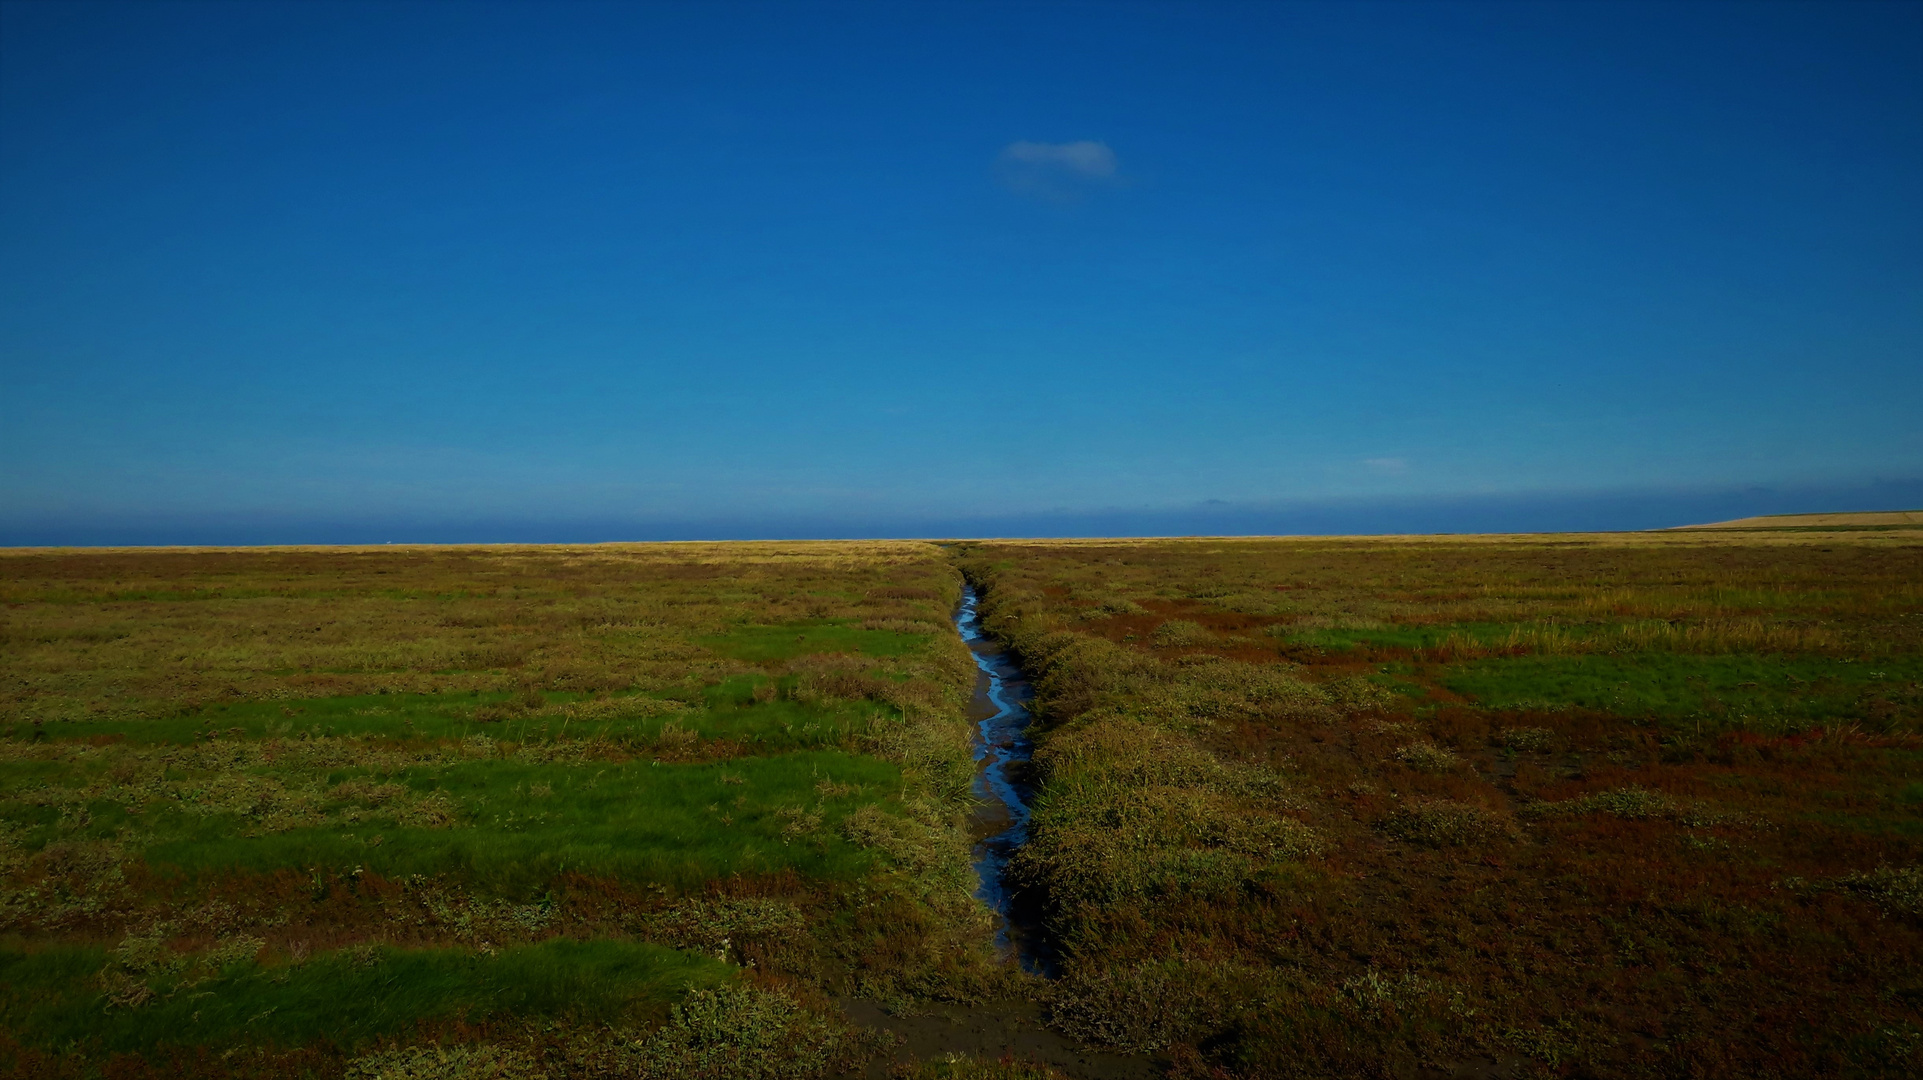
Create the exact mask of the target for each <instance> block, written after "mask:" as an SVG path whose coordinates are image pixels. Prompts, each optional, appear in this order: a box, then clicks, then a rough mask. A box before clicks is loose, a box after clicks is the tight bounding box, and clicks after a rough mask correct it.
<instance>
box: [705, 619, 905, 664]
mask: <svg viewBox="0 0 1923 1080" xmlns="http://www.w3.org/2000/svg"><path fill="white" fill-rule="evenodd" d="M932 636H933V635H930V634H907V633H898V632H896V631H893V630H863V629H862V628H860V627H858V626H851V625H849V624H848V621H847V620H844V619H827V620H820V621H811V622H805V623H787V624H783V625H779V626H742V627H737V628H735V629H733V630H730V631H728V632H727V633H725V634H717V635H714V636H710V637H701V638H696V639H694V640H695V642H696V643H697V644H700V645H705V646H707V647H708V648H709V649H712V650H714V651H715V652H717V653H719V654H721V655H722V656H726V657H730V658H732V659H735V660H746V661H748V662H750V663H756V664H759V663H767V662H770V661H775V660H792V659H793V658H795V657H797V656H812V655H815V654H817V653H857V654H859V655H862V656H877V657H886V656H907V655H910V654H913V653H918V652H920V651H922V650H923V649H925V648H927V647H928V642H929V639H930V638H931V637H932Z"/></svg>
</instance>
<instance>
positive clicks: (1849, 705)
mask: <svg viewBox="0 0 1923 1080" xmlns="http://www.w3.org/2000/svg"><path fill="white" fill-rule="evenodd" d="M1919 680H1923V660H1919V659H1916V658H1910V657H1889V658H1880V659H1877V660H1875V661H1863V660H1848V659H1836V658H1828V657H1778V656H1758V655H1753V654H1747V655H1746V654H1735V655H1721V656H1701V655H1688V654H1677V653H1663V652H1647V653H1636V654H1630V655H1618V656H1611V655H1595V654H1591V655H1575V656H1542V655H1537V656H1519V657H1510V658H1504V659H1494V660H1477V661H1470V662H1466V663H1461V664H1454V665H1451V666H1450V667H1449V668H1447V669H1446V670H1445V671H1444V672H1443V673H1442V675H1441V676H1440V678H1439V681H1440V682H1441V683H1442V684H1443V685H1444V686H1446V687H1448V688H1449V689H1450V690H1453V691H1455V692H1456V693H1459V694H1463V695H1465V696H1468V697H1471V698H1474V699H1475V700H1476V701H1478V702H1480V703H1481V704H1483V705H1486V706H1490V707H1493V708H1536V707H1556V706H1575V707H1579V708H1584V709H1595V710H1598V711H1601V712H1609V713H1615V714H1617V715H1621V716H1638V717H1641V716H1654V717H1658V718H1662V719H1686V718H1696V717H1713V718H1718V719H1722V720H1726V721H1729V722H1732V723H1738V724H1741V725H1743V726H1753V727H1757V728H1759V729H1764V730H1767V729H1770V728H1772V727H1784V726H1796V725H1801V724H1808V723H1817V722H1828V721H1836V720H1845V721H1855V722H1863V723H1870V724H1875V725H1877V726H1879V727H1882V726H1901V725H1908V724H1914V722H1915V721H1916V720H1917V710H1918V706H1919V704H1923V700H1920V699H1919V695H1918V691H1917V683H1918V682H1919Z"/></svg>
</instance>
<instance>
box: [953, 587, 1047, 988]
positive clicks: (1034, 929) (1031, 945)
mask: <svg viewBox="0 0 1923 1080" xmlns="http://www.w3.org/2000/svg"><path fill="white" fill-rule="evenodd" d="M979 600H980V594H979V593H978V592H977V591H976V590H975V587H974V586H972V585H968V586H964V587H963V589H962V602H961V608H960V610H958V611H957V612H956V613H955V628H956V629H957V630H959V631H960V632H961V637H962V640H963V641H964V642H966V643H967V644H968V649H969V651H970V652H972V653H974V655H975V667H976V668H977V669H979V672H978V674H977V676H976V679H975V696H974V700H973V702H972V703H971V704H970V706H969V719H970V720H971V721H972V722H973V723H974V724H975V763H976V770H975V794H976V796H977V797H979V799H980V800H981V801H980V804H979V808H978V809H977V810H976V812H975V820H974V834H975V852H974V855H975V873H976V875H977V876H978V878H979V879H980V885H979V886H978V887H977V888H976V890H975V895H976V896H978V897H980V898H981V901H982V902H983V903H985V904H987V905H988V906H989V908H990V909H991V910H992V911H994V912H995V915H996V917H997V919H998V920H999V926H998V928H997V930H996V932H995V943H996V945H997V946H999V947H1000V948H1001V949H1002V951H1003V952H1004V953H1005V954H1007V955H1011V956H1013V957H1014V958H1015V959H1017V960H1018V961H1019V962H1020V963H1021V965H1022V968H1023V969H1024V970H1026V971H1030V972H1033V973H1035V974H1038V975H1053V974H1054V963H1053V960H1052V957H1051V956H1050V954H1049V951H1048V947H1047V942H1046V940H1045V939H1044V938H1043V936H1042V933H1041V925H1040V919H1039V917H1038V913H1037V912H1036V911H1035V910H1034V908H1033V905H1032V904H1029V903H1024V902H1023V897H1022V896H1021V895H1020V893H1019V892H1017V891H1016V890H1015V889H1013V888H1012V887H1011V884H1010V882H1009V880H1008V864H1009V861H1010V860H1012V859H1013V858H1014V857H1015V852H1016V850H1017V849H1019V848H1020V847H1021V846H1022V845H1023V844H1024V843H1027V842H1028V819H1029V804H1030V801H1031V800H1032V799H1033V797H1034V794H1035V793H1034V789H1033V788H1032V787H1030V786H1029V783H1028V777H1027V772H1028V759H1029V755H1030V753H1031V748H1030V746H1029V742H1028V722H1029V711H1028V702H1029V699H1030V698H1031V697H1032V696H1033V691H1032V689H1031V688H1030V686H1029V684H1028V679H1027V678H1026V677H1025V676H1024V675H1023V674H1022V669H1021V668H1020V666H1018V665H1017V664H1016V663H1015V658H1014V657H1013V656H1011V655H1009V653H1008V650H1006V649H1004V648H1002V647H1001V645H1000V644H998V643H997V642H995V641H994V640H993V639H992V638H990V637H988V635H986V634H985V633H983V632H982V626H981V616H980V614H979V613H978V612H977V610H976V604H977V602H978V601H979Z"/></svg>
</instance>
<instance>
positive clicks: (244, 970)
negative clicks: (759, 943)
mask: <svg viewBox="0 0 1923 1080" xmlns="http://www.w3.org/2000/svg"><path fill="white" fill-rule="evenodd" d="M107 960H108V953H107V952H106V951H105V950H103V949H99V948H74V947H61V948H53V949H46V950H36V951H33V952H23V951H19V950H7V951H0V1026H4V1027H5V1029H6V1030H8V1031H10V1032H13V1033H14V1034H15V1035H16V1036H18V1037H21V1038H23V1039H24V1040H26V1041H28V1042H32V1043H38V1044H41V1045H49V1046H73V1045H78V1046H81V1047H85V1048H87V1049H89V1050H97V1051H106V1052H129V1051H139V1050H144V1049H148V1048H152V1047H155V1046H162V1045H169V1044H171V1045H183V1046H203V1045H204V1046H231V1045H235V1044H253V1045H267V1046H280V1047H293V1046H302V1045H307V1044H312V1043H325V1044H332V1045H335V1046H339V1047H341V1048H343V1049H348V1050H352V1049H353V1048H355V1047H356V1046H359V1045H360V1044H362V1043H365V1042H366V1041H368V1040H370V1039H373V1038H377V1037H379V1036H383V1035H392V1034H398V1033H402V1032H406V1031H408V1030H410V1029H412V1028H413V1027H414V1025H415V1024H416V1023H417V1022H419V1021H423V1020H428V1021H432V1020H455V1019H465V1020H468V1021H478V1020H483V1019H486V1018H488V1017H493V1016H511V1017H516V1018H521V1019H539V1018H548V1017H566V1018H568V1019H572V1020H577V1021H583V1022H589V1023H607V1022H615V1021H619V1020H623V1019H631V1018H637V1017H639V1016H642V1015H646V1014H649V1013H658V1012H660V1011H661V1010H663V1009H664V1008H665V1006H666V1005H667V1004H668V1003H669V1002H672V1001H674V1000H676V999H678V998H679V997H681V996H682V995H683V994H685V993H686V992H687V991H688V990H689V989H692V988H695V987H709V986H715V985H719V984H721V983H723V982H726V981H728V980H729V979H730V978H732V977H733V974H734V971H735V969H734V968H733V967H732V966H731V965H728V964H724V963H722V962H720V961H718V960H715V959H712V958H710V957H707V956H702V955H700V954H698V953H690V952H684V951H680V950H675V949H667V948H663V947H661V946H657V945H645V944H636V943H630V942H619V941H605V940H602V941H571V940H556V941H548V942H543V943H541V944H538V945H525V946H519V947H515V948H509V949H502V950H500V951H499V952H497V953H495V954H494V955H492V956H489V955H484V954H482V953H479V952H475V951H473V950H468V949H421V950H402V949H388V948H376V949H349V950H343V951H340V952H334V953H327V954H322V955H319V956H317V957H315V958H314V959H312V960H310V961H309V962H307V963H306V964H303V965H301V966H299V967H271V968H270V967H261V966H259V965H257V964H255V963H254V962H253V961H251V960H248V961H243V962H240V963H237V964H233V965H230V966H229V967H228V968H227V969H226V970H224V971H223V972H222V973H221V974H220V975H219V977H217V978H213V979H209V980H207V981H205V982H201V983H197V984H194V985H188V986H176V987H156V988H155V989H156V990H158V991H159V996H157V997H155V998H154V999H151V1000H149V1001H148V1002H146V1003H145V1004H142V1005H139V1006H136V1007H132V1008H128V1007H110V1006H109V1005H108V1003H107V1000H106V997H105V996H104V994H103V993H102V991H101V988H100V982H99V979H98V978H97V975H98V973H99V972H100V970H101V969H102V967H103V966H104V965H105V964H106V963H107Z"/></svg>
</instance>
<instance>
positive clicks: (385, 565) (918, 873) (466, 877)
mask: <svg viewBox="0 0 1923 1080" xmlns="http://www.w3.org/2000/svg"><path fill="white" fill-rule="evenodd" d="M0 573H3V574H4V575H5V576H4V578H3V579H0V593H4V595H5V597H6V601H7V603H8V604H9V606H8V608H7V609H6V623H5V624H4V627H3V628H0V630H3V631H4V634H5V646H4V653H0V655H4V665H5V666H4V674H5V676H6V678H5V679H4V680H0V933H4V934H5V935H6V937H5V938H4V939H3V940H0V946H3V947H4V948H5V949H6V950H8V951H7V952H6V953H5V957H6V959H5V961H4V962H5V964H6V965H7V969H6V970H7V975H6V976H4V977H3V978H0V982H4V983H5V984H6V985H7V987H8V990H7V992H6V994H5V995H0V1027H4V1029H5V1032H6V1033H7V1035H8V1036H9V1037H10V1038H11V1039H12V1040H13V1041H12V1042H9V1043H8V1044H7V1045H8V1046H10V1047H13V1048H14V1051H9V1052H15V1051H17V1054H18V1055H26V1056H17V1060H19V1061H27V1060H32V1061H34V1062H37V1064H36V1065H35V1066H34V1068H36V1069H40V1070H42V1071H45V1070H55V1071H58V1070H68V1071H71V1072H74V1073H75V1074H76V1075H79V1074H83V1073H85V1072H87V1071H88V1070H90V1069H96V1068H98V1067H99V1066H100V1065H101V1063H102V1062H104V1061H105V1060H106V1059H107V1056H108V1055H114V1054H120V1055H123V1056H122V1057H121V1058H120V1059H119V1060H121V1061H122V1062H123V1063H138V1062H141V1061H146V1062H150V1063H153V1064H155V1066H156V1067H159V1063H162V1062H169V1061H176V1060H181V1058H180V1055H187V1056H188V1057H190V1058H193V1059H194V1060H196V1061H201V1062H202V1063H203V1064H202V1065H198V1066H195V1067H196V1068H199V1069H200V1070H201V1072H202V1073H205V1074H207V1075H218V1074H220V1070H221V1066H220V1065H219V1064H218V1063H219V1062H225V1061H229V1060H231V1061H232V1062H233V1064H232V1066H231V1070H232V1074H233V1075H249V1074H250V1070H252V1069H256V1068H260V1067H262V1066H260V1065H259V1064H258V1063H259V1062H260V1061H264V1060H266V1059H265V1058H262V1057H261V1056H260V1055H262V1054H270V1053H287V1054H296V1055H298V1054H307V1053H310V1052H311V1053H314V1054H319V1055H320V1056H319V1057H315V1058H311V1061H314V1062H333V1063H334V1064H332V1065H328V1066H325V1067H322V1066H319V1065H316V1066H314V1067H315V1068H319V1069H320V1071H321V1072H322V1073H323V1074H326V1073H329V1072H330V1070H331V1072H332V1073H338V1072H339V1071H340V1068H342V1067H344V1065H343V1062H344V1061H345V1059H344V1058H342V1057H341V1055H343V1054H349V1053H354V1052H359V1051H358V1050H357V1049H356V1048H361V1047H372V1049H369V1050H368V1051H367V1053H369V1054H372V1055H373V1056H371V1057H365V1058H364V1060H361V1061H359V1062H356V1063H355V1064H354V1065H353V1068H354V1069H355V1070H358V1073H359V1074H360V1075H370V1076H371V1075H394V1076H403V1075H419V1076H428V1075H447V1076H453V1075H461V1074H463V1073H464V1072H465V1073H474V1072H476V1071H477V1070H478V1071H479V1072H480V1073H484V1074H485V1073H489V1072H491V1073H494V1074H499V1075H503V1076H508V1075H514V1076H520V1075H528V1076H532V1075H538V1074H541V1073H542V1072H543V1071H544V1070H552V1069H555V1068H558V1069H559V1070H560V1075H581V1076H586V1075H603V1074H608V1075H613V1074H620V1075H645V1076H717V1077H719V1076H768V1077H784V1078H785V1077H791V1076H792V1077H803V1076H818V1075H821V1074H823V1073H824V1072H826V1071H830V1070H832V1069H839V1068H841V1067H842V1066H843V1065H846V1064H847V1063H848V1062H850V1061H852V1060H854V1059H853V1058H852V1057H850V1055H856V1054H858V1052H859V1051H860V1050H861V1048H862V1047H863V1046H864V1045H865V1044H864V1043H862V1041H861V1040H860V1039H855V1038H852V1036H850V1035H849V1034H848V1033H847V1032H846V1030H845V1029H844V1028H842V1027H841V1026H839V1021H836V1020H834V1019H833V1015H834V1010H833V1008H832V1006H831V1005H829V1004H828V1002H829V997H828V995H829V994H831V993H844V994H846V993H865V994H870V995H874V996H879V997H883V998H885V999H887V1000H890V1001H891V1002H894V1003H895V1004H897V1005H899V1006H900V1007H911V1006H912V1005H913V1002H914V1001H916V1000H923V999H925V998H926V997H930V996H933V997H943V996H946V997H950V998H952V997H956V996H968V995H978V994H980V993H981V992H983V988H984V987H987V986H991V985H999V984H998V983H997V980H1003V979H1004V978H1005V977H1004V976H1003V975H1002V974H1000V969H999V968H997V967H996V964H995V960H994V955H993V951H992V947H991V941H992V937H991V933H990V926H989V924H988V921H987V919H986V917H985V915H983V914H982V913H981V911H980V907H979V905H978V904H975V903H974V901H973V900H972V898H971V896H970V892H971V891H972V877H971V875H970V874H969V871H968V862H967V859H968V853H967V842H966V835H965V831H964V829H963V823H962V814H963V812H964V811H965V809H966V808H967V806H968V798H969V797H968V794H967V787H968V777H969V776H970V775H971V774H972V765H971V762H970V760H969V756H968V736H969V729H968V726H967V724H966V722H965V721H964V720H963V719H962V716H961V706H962V704H963V703H964V702H965V701H966V700H967V694H968V691H969V687H970V686H971V685H972V682H973V675H974V671H973V664H972V661H971V660H970V659H969V657H968V655H967V652H966V649H965V648H964V647H963V646H962V645H961V643H960V642H959V641H958V640H957V639H956V638H955V637H954V635H953V634H952V633H938V632H936V631H941V630H945V629H946V628H945V623H946V619H947V615H948V612H949V610H950V609H951V607H952V605H953V604H954V602H955V598H956V595H957V591H958V590H957V582H956V578H955V575H954V572H953V570H952V569H951V568H950V567H949V566H948V564H947V563H946V561H945V560H944V559H943V558H942V556H941V554H940V552H939V551H938V550H937V549H935V548H933V547H931V546H928V545H903V544H862V545H840V544H814V545H767V544H746V545H665V546H660V545H656V546H645V547H600V548H574V549H570V548H494V549H414V550H401V549H388V550H379V551H352V550H328V549H313V550H292V549H289V550H272V549H267V550H260V551H246V552H223V551H208V552H190V551H171V552H109V551H99V552H11V553H5V554H3V555H0ZM851 819H853V820H855V821H858V822H861V823H866V824H867V825H868V826H869V828H867V829H866V830H864V829H862V828H859V827H845V823H847V822H848V821H849V820H851ZM878 822H891V823H906V824H903V825H901V826H900V827H896V828H894V829H893V831H891V832H888V836H889V837H890V838H891V842H890V843H878V842H876V839H877V837H878V836H879V835H881V834H880V833H879V832H878V831H877V828H876V823H878ZM744 974H746V975H747V976H748V977H749V978H750V981H751V982H752V981H753V980H764V981H767V982H768V983H769V984H770V985H769V986H767V987H763V986H759V985H744V984H742V983H741V981H740V980H741V979H742V977H743V975H744ZM537 1021H538V1023H537V1024H536V1026H535V1027H529V1028H527V1029H526V1030H525V1031H521V1030H520V1029H519V1028H516V1027H515V1025H516V1024H524V1023H532V1022H537ZM539 1025H548V1026H546V1027H541V1026H539ZM517 1031H518V1032H519V1034H516V1032H517ZM435 1032H442V1033H450V1034H448V1035H447V1037H448V1038H449V1039H450V1040H451V1041H450V1042H448V1043H445V1044H443V1045H439V1046H436V1045H433V1044H432V1043H431V1042H430V1043H423V1042H421V1041H420V1040H421V1039H423V1038H428V1039H432V1038H436V1037H438V1036H435V1035H434V1034H433V1033H435ZM463 1032H465V1034H463ZM488 1032H492V1033H494V1034H492V1035H490V1034H487V1033H488ZM544 1033H545V1034H544ZM557 1033H558V1034H557ZM210 1052H211V1054H212V1055H213V1056H211V1057H209V1056H208V1054H209V1053H210ZM196 1055H198V1056H196ZM329 1055H332V1056H329ZM382 1055H385V1056H382ZM0 1056H3V1055H0ZM288 1060H293V1059H291V1058H290V1059H288ZM301 1060H310V1059H308V1058H302V1059H301ZM207 1062H213V1063H215V1064H206V1063H207ZM249 1062H254V1063H255V1064H253V1065H249V1064H248V1063H249ZM530 1063H531V1064H530ZM6 1067H7V1065H6V1063H5V1062H4V1061H0V1071H4V1070H5V1068H6ZM22 1067H25V1066H22ZM127 1067H135V1065H131V1064H130V1065H128V1066H127ZM303 1067H306V1066H303ZM530 1069H532V1070H534V1071H531V1072H530V1071H528V1070H530ZM610 1070H612V1071H611V1072H610Z"/></svg>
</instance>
